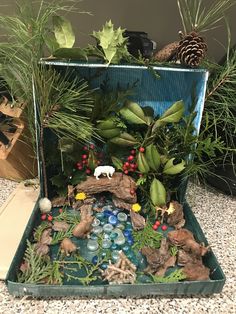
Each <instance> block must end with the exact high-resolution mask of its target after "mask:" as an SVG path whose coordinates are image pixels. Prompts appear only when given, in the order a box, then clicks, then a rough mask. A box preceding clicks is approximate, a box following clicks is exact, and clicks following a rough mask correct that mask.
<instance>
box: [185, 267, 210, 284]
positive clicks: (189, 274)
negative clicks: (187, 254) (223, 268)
mask: <svg viewBox="0 0 236 314" xmlns="http://www.w3.org/2000/svg"><path fill="white" fill-rule="evenodd" d="M182 271H183V274H184V275H185V276H186V280H191V281H192V280H208V279H210V278H209V275H210V269H209V268H207V267H206V266H204V265H203V264H198V263H189V264H186V265H185V266H184V267H183V268H182Z"/></svg>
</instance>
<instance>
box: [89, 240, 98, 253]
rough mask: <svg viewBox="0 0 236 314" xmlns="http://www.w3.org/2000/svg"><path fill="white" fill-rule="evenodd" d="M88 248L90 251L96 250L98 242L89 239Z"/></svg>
mask: <svg viewBox="0 0 236 314" xmlns="http://www.w3.org/2000/svg"><path fill="white" fill-rule="evenodd" d="M87 248H88V250H89V251H96V250H97V249H98V242H97V241H96V240H88V243H87Z"/></svg>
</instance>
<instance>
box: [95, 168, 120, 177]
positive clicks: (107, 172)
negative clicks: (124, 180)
mask: <svg viewBox="0 0 236 314" xmlns="http://www.w3.org/2000/svg"><path fill="white" fill-rule="evenodd" d="M114 172H115V168H113V167H112V166H98V167H96V168H95V170H94V176H95V177H96V179H97V180H99V176H100V175H101V174H102V175H104V176H107V178H108V179H111V177H112V176H113V174H114Z"/></svg>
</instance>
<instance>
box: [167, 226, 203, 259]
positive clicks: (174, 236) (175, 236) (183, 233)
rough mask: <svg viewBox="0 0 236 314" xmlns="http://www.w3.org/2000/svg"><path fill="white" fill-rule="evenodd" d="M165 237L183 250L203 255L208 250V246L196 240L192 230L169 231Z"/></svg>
mask: <svg viewBox="0 0 236 314" xmlns="http://www.w3.org/2000/svg"><path fill="white" fill-rule="evenodd" d="M167 237H168V240H169V241H170V242H171V243H172V244H174V245H176V246H179V247H182V248H183V250H184V251H186V252H190V253H191V254H194V255H197V256H204V255H205V254H206V253H207V252H208V251H209V247H205V246H204V245H202V244H199V243H198V242H196V241H195V239H194V236H193V234H192V232H191V231H189V230H187V229H179V230H174V231H170V232H169V233H168V235H167Z"/></svg>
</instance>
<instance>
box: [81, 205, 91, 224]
mask: <svg viewBox="0 0 236 314" xmlns="http://www.w3.org/2000/svg"><path fill="white" fill-rule="evenodd" d="M92 208H93V205H92V204H83V205H82V206H81V207H80V218H81V220H85V219H88V218H89V217H91V216H92V215H93V209H92Z"/></svg>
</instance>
